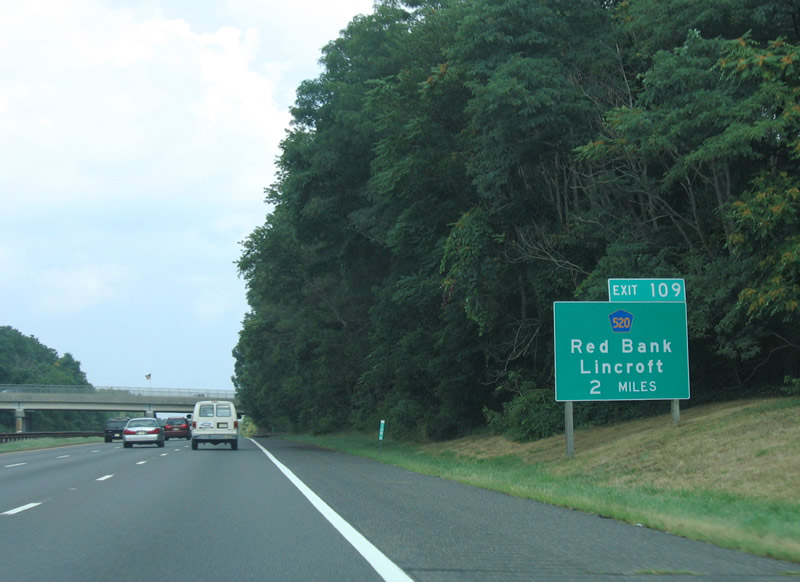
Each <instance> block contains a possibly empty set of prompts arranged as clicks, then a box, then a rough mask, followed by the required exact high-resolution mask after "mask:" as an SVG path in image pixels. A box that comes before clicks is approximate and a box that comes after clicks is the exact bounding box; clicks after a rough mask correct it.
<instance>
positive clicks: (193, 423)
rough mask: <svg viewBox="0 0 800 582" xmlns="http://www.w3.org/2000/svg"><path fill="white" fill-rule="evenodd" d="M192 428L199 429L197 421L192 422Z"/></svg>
mask: <svg viewBox="0 0 800 582" xmlns="http://www.w3.org/2000/svg"><path fill="white" fill-rule="evenodd" d="M192 428H197V421H196V420H193V421H192Z"/></svg>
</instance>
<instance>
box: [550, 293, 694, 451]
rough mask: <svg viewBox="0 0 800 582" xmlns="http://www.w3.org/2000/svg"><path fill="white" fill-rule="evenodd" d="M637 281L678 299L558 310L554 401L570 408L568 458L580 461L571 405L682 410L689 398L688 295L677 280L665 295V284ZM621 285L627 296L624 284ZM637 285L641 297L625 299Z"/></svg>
mask: <svg viewBox="0 0 800 582" xmlns="http://www.w3.org/2000/svg"><path fill="white" fill-rule="evenodd" d="M615 281H626V280H615ZM636 281H646V282H647V283H646V284H645V285H643V286H642V287H643V288H644V289H645V291H647V290H649V289H655V290H656V293H658V292H659V290H666V292H667V293H672V294H673V296H674V299H672V300H668V301H665V300H664V299H663V298H661V299H653V298H650V297H646V296H643V297H646V298H639V297H637V298H636V300H633V301H625V302H621V301H616V300H615V301H609V302H603V301H596V302H592V301H586V302H580V301H563V302H559V301H557V302H555V303H554V304H553V322H554V349H555V384H556V401H558V402H565V412H564V414H565V428H566V431H567V456H570V457H571V456H574V435H573V430H572V429H573V427H572V407H573V405H572V403H573V402H576V401H595V400H597V401H611V400H672V401H673V403H677V402H678V401H679V400H683V399H688V398H689V346H688V334H687V323H686V304H685V302H684V299H685V291H684V288H683V286H682V285H679V284H678V283H677V280H676V281H675V283H676V285H675V286H674V287H673V286H671V285H670V284H667V286H666V288H665V287H663V286H660V282H661V281H662V280H655V279H653V280H651V279H646V280H636ZM651 283H652V284H653V286H650V284H651ZM670 283H672V281H670ZM615 284H616V285H618V287H617V289H619V290H621V289H622V287H621V285H624V284H626V283H624V282H619V283H615ZM639 285H640V284H639V283H636V286H637V288H636V290H634V289H633V288H628V289H627V291H630V292H631V293H636V292H638V290H639ZM609 289H612V286H611V282H609ZM634 296H635V295H634ZM613 297H615V296H614V295H613V293H612V298H613ZM673 411H674V408H673ZM673 420H674V414H673Z"/></svg>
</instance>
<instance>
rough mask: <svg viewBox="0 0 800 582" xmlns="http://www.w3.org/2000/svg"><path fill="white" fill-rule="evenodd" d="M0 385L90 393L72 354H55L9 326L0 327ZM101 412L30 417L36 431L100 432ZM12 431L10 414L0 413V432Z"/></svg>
mask: <svg viewBox="0 0 800 582" xmlns="http://www.w3.org/2000/svg"><path fill="white" fill-rule="evenodd" d="M0 384H38V385H62V386H80V387H82V388H84V389H85V390H87V391H90V390H93V387H92V386H91V384H89V383H88V382H87V380H86V374H85V373H84V372H83V371H82V370H81V364H80V362H79V361H77V360H76V359H75V358H74V357H73V356H72V354H70V353H68V352H67V353H65V354H64V355H63V356H59V355H58V353H57V352H56V351H55V350H54V349H52V348H49V347H47V346H45V345H43V344H42V343H41V342H40V341H39V340H38V339H36V338H35V337H34V336H25V335H23V334H22V333H20V332H19V331H17V330H16V329H14V328H13V327H11V326H1V327H0ZM103 418H104V415H103V413H101V412H85V411H66V410H64V411H58V410H53V411H51V410H42V411H37V412H36V413H35V415H34V419H33V426H32V429H33V430H36V431H59V430H62V431H63V430H79V431H81V430H101V429H102V426H103ZM14 428H15V420H14V414H13V412H12V411H0V430H3V431H6V432H8V431H13V430H14Z"/></svg>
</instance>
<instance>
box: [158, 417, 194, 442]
mask: <svg viewBox="0 0 800 582" xmlns="http://www.w3.org/2000/svg"><path fill="white" fill-rule="evenodd" d="M164 438H165V439H167V440H169V439H187V440H188V439H190V438H192V426H191V424H189V420H188V419H186V418H184V417H182V416H178V417H175V418H168V419H167V422H165V423H164Z"/></svg>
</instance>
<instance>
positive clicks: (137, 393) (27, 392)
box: [0, 384, 243, 432]
mask: <svg viewBox="0 0 800 582" xmlns="http://www.w3.org/2000/svg"><path fill="white" fill-rule="evenodd" d="M198 400H233V401H234V402H236V403H237V408H239V406H238V404H239V403H238V399H237V398H236V393H235V392H233V391H230V390H208V389H205V388H203V389H194V388H183V389H169V388H133V387H128V388H126V387H119V386H94V387H92V386H49V385H37V384H30V385H28V384H0V410H13V411H14V416H15V418H16V430H17V431H18V432H19V431H23V432H24V431H25V430H26V422H25V419H26V415H28V414H29V413H30V412H32V411H35V410H106V411H110V412H126V413H131V414H132V415H136V416H155V415H156V413H158V412H179V413H184V414H186V413H189V412H191V411H192V410H193V409H194V403H195V402H197V401H198ZM240 412H243V411H241V410H240Z"/></svg>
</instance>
